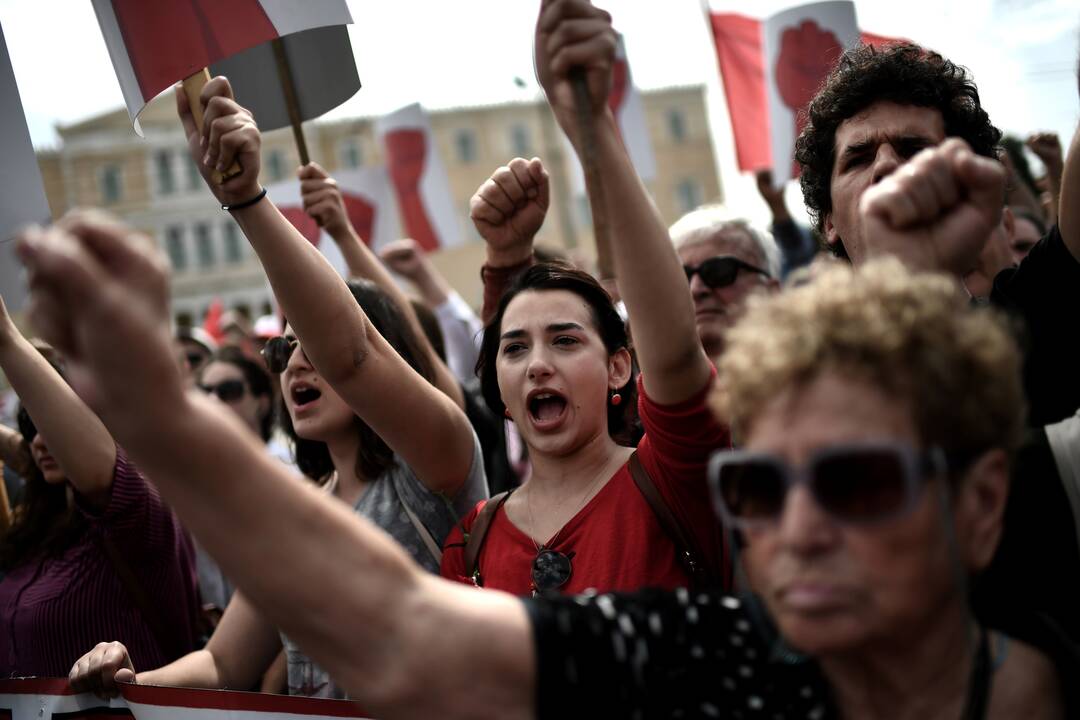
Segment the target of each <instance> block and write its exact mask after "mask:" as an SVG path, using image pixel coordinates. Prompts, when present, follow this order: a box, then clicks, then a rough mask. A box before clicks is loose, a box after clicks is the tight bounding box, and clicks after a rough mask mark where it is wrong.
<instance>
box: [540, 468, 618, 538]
mask: <svg viewBox="0 0 1080 720" xmlns="http://www.w3.org/2000/svg"><path fill="white" fill-rule="evenodd" d="M603 479H604V474H603V473H601V474H600V475H598V476H597V477H596V479H595V480H593V481H592V482H591V483H590V484H589V487H587V488H585V494H584V495H582V496H581V499H580V500H578V504H577V508H576V509H575V510H574V512H573V514H572V515H571V516H570V517H568V518H567V519H566V522H564V523H563V524H562V525H561V526H560V527H559V529H558V530H556V531H555V534H554V535H553V536H552V538H551V540H550V541H548V542H544V543H538V542H536V538H534V537H533V536H532V535H529V539H530V540H532V543H533V545H535V546H536V552H537V554H540V553H542V552H543V551H544V550H545V549H546V548H548V547H551V546H554V545H555V543H556V542H557V541H558V539H559V535H560V534H561V533H562V531H563V528H565V527H566V526H567V524H568V523H569V522H570V521H571V520H573V519H574V517H575V516H576V515H577V514H578V513H579V512H581V509H582V508H583V507H585V501H586V499H587V498H588V497H589V494H590V493H592V491H593V489H595V488H596V486H597V485H599V484H600V481H601V480H603ZM525 505H526V507H527V508H528V510H529V524H530V525H531V526H532V529H533V531H534V532H535V530H536V517H535V516H534V515H533V507H532V493H531V492H530V493H529V494H528V495H526V496H525ZM562 506H563V503H559V504H558V505H556V506H555V509H556V510H561V509H562Z"/></svg>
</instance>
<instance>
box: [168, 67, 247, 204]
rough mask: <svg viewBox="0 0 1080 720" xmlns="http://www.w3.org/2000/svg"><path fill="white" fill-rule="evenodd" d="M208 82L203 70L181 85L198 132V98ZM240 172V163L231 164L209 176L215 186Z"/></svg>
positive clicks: (200, 121) (200, 114) (200, 122)
mask: <svg viewBox="0 0 1080 720" xmlns="http://www.w3.org/2000/svg"><path fill="white" fill-rule="evenodd" d="M208 82H210V71H209V70H208V69H206V68H203V69H202V70H200V71H199V72H197V73H195V74H194V75H189V76H188V77H186V78H184V83H183V85H184V93H186V94H187V99H188V104H189V105H190V106H191V116H192V117H193V118H195V127H197V128H198V129H199V132H202V128H203V109H202V100H201V97H200V96H201V95H202V89H203V88H204V87H205V86H206V83H208ZM241 172H243V169H242V168H241V167H240V163H238V162H233V164H232V165H231V166H229V168H228V169H226V170H225V172H224V173H222V172H219V171H217V170H214V171H213V174H212V175H211V180H213V181H214V183H215V184H216V185H221V184H222V183H224V182H225V181H226V180H228V179H229V178H231V177H235V176H237V175H239V174H240V173H241Z"/></svg>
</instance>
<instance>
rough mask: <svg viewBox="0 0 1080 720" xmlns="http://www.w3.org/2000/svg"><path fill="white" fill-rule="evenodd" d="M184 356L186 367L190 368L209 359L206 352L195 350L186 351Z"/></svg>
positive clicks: (197, 366) (195, 367) (196, 367)
mask: <svg viewBox="0 0 1080 720" xmlns="http://www.w3.org/2000/svg"><path fill="white" fill-rule="evenodd" d="M185 357H186V358H187V363H188V367H190V368H192V369H198V368H199V367H200V366H201V365H202V364H203V363H205V362H206V361H207V360H209V359H210V356H209V355H208V354H204V353H197V352H193V353H187V355H186V356H185Z"/></svg>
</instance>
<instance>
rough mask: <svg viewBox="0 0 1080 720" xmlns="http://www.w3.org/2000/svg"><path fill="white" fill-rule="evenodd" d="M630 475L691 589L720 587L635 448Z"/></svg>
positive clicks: (631, 456)
mask: <svg viewBox="0 0 1080 720" xmlns="http://www.w3.org/2000/svg"><path fill="white" fill-rule="evenodd" d="M630 475H631V476H633V478H634V484H635V485H637V487H638V490H640V491H641V494H642V495H643V496H644V497H645V502H647V503H648V504H649V507H651V508H652V511H653V514H654V515H655V516H656V520H657V522H659V523H660V528H661V529H662V530H663V531H664V534H665V535H667V536H668V538H669V539H670V540H671V542H673V543H674V544H675V552H676V554H677V556H678V559H679V564H680V565H682V566H683V569H684V570H685V571H686V574H687V576H688V577H689V578H690V585H691V587H693V588H694V589H705V588H717V587H721V582H720V579H719V578H716V577H713V573H711V572H710V571H709V568H708V566H707V565H706V564H705V563H703V562H702V561H701V555H700V553H698V552H697V551H696V550H695V545H694V542H693V540H692V539H691V537H690V536H689V534H687V532H686V531H685V530H684V529H683V526H682V525H681V524H679V521H678V520H676V519H675V515H674V514H672V512H671V508H669V507H668V504H667V503H666V502H664V497H663V496H662V495H661V494H660V491H659V490H657V489H656V484H655V483H653V481H652V478H651V477H649V473H648V471H647V470H646V469H645V466H644V465H642V464H641V459H640V458H638V454H637V450H635V451H634V452H633V453H632V454H631V455H630Z"/></svg>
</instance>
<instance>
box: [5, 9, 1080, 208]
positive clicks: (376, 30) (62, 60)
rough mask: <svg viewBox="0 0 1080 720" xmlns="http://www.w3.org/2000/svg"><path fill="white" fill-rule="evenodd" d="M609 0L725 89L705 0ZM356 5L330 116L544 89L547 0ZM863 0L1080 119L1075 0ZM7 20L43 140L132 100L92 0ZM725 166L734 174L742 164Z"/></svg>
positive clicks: (1011, 117) (1022, 119) (987, 80)
mask: <svg viewBox="0 0 1080 720" xmlns="http://www.w3.org/2000/svg"><path fill="white" fill-rule="evenodd" d="M298 1H301V0H298ZM304 1H309V0H304ZM596 3H597V4H598V5H601V6H603V7H605V8H606V9H608V10H609V11H610V12H611V13H612V15H613V16H614V18H615V24H616V27H617V28H618V29H619V30H620V31H622V33H623V34H624V35H625V37H626V43H627V49H628V54H629V58H630V63H631V67H632V68H633V73H634V76H635V80H636V82H637V84H638V85H639V86H640V87H642V88H655V87H663V86H667V85H678V84H691V83H700V84H705V85H707V86H709V87H710V88H713V89H715V88H716V87H717V82H718V81H717V76H718V70H717V66H716V59H715V55H714V54H713V50H712V47H711V41H710V38H709V35H708V31H707V30H706V26H705V23H704V19H703V14H702V10H701V5H700V2H699V0H596ZM348 4H349V7H350V9H351V11H352V15H353V20H354V23H355V24H354V25H353V27H352V28H351V29H350V35H351V39H352V44H353V48H354V50H355V53H356V63H357V67H358V69H359V73H360V79H361V81H362V82H363V84H364V87H363V89H362V90H361V91H360V92H359V93H358V94H357V95H356V97H354V98H353V99H352V100H350V101H349V102H348V103H346V104H345V105H343V106H341V107H340V108H338V109H337V110H335V111H334V112H333V113H332V114H331V117H343V116H350V115H374V114H379V113H382V112H386V111H389V110H393V109H395V108H397V107H400V106H402V105H405V104H408V103H411V102H415V101H419V102H421V103H423V104H424V105H426V106H428V107H432V108H437V107H448V106H455V105H470V104H475V103H489V102H498V101H503V100H508V99H515V98H525V97H530V96H531V95H532V94H533V93H535V92H536V87H535V81H534V80H533V73H532V54H531V53H532V32H533V23H534V22H535V12H536V8H537V6H538V4H539V3H538V2H536V0H453V1H447V0H391V1H387V0H349V2H348ZM793 4H797V3H793V2H790V1H788V2H782V1H777V0H754V2H749V0H744V1H743V2H731V1H730V0H714V6H715V7H718V8H721V9H725V10H732V11H736V12H743V13H745V14H748V15H755V16H758V17H764V16H766V15H768V14H770V13H772V12H775V11H776V10H778V9H782V8H784V7H789V6H791V5H793ZM856 9H857V13H858V19H859V24H860V26H861V28H862V29H864V30H868V31H871V32H875V33H878V34H883V35H894V36H902V37H906V38H910V39H912V40H914V41H916V42H919V43H922V44H924V45H926V46H928V47H931V48H933V49H935V50H938V51H939V52H941V53H943V54H945V55H946V56H948V57H950V58H951V59H953V60H955V61H957V62H959V63H961V64H963V65H966V66H967V67H969V68H970V69H971V70H972V72H973V73H974V75H975V78H976V81H977V83H978V85H979V89H980V92H981V94H982V98H983V104H984V106H985V107H986V108H987V110H988V111H989V113H990V116H991V118H992V119H993V121H994V122H995V124H997V125H998V126H999V127H1002V128H1004V129H1006V130H1011V131H1014V132H1019V133H1027V132H1030V131H1032V130H1036V129H1050V130H1055V131H1057V132H1058V133H1059V134H1061V135H1062V138H1063V140H1064V139H1065V138H1066V137H1067V136H1068V135H1070V134H1071V132H1072V129H1073V128H1074V127H1075V124H1076V121H1077V116H1078V103H1077V90H1076V75H1075V68H1076V60H1077V42H1078V38H1080V6H1078V4H1077V3H1076V1H1075V0H904V1H903V2H885V1H883V0H857V2H856ZM0 23H2V25H3V28H4V33H5V35H6V38H7V43H8V48H9V51H10V53H11V60H12V65H13V67H14V70H15V76H16V79H17V81H18V84H19V89H20V93H21V95H22V101H23V106H24V108H25V111H26V114H27V119H28V123H29V126H30V132H31V136H32V137H33V140H34V144H35V146H37V147H48V146H51V145H54V144H55V143H56V142H57V140H56V133H55V130H54V127H55V125H56V124H58V123H59V124H67V123H71V122H74V121H77V120H81V119H83V118H85V117H88V116H91V115H94V114H97V113H100V112H103V111H106V110H110V109H114V108H117V107H122V106H123V98H122V96H121V94H120V88H119V85H118V84H117V81H116V76H115V74H114V72H113V70H112V65H111V63H110V61H109V56H108V53H107V51H106V49H105V44H104V41H103V40H102V38H101V33H100V31H99V30H98V25H97V20H96V18H95V16H94V12H93V9H92V7H91V4H90V2H89V0H0ZM515 76H521V77H524V78H526V79H527V80H528V81H529V87H528V88H526V89H524V90H523V89H520V88H518V87H516V86H515V84H514V77H515ZM710 109H712V110H713V111H714V112H713V115H714V117H713V118H712V126H713V132H714V137H715V138H716V144H717V149H718V152H719V154H720V155H721V163H720V164H721V168H722V169H723V168H724V167H725V166H726V165H729V164H730V162H731V157H730V156H731V145H730V137H729V136H730V125H728V124H727V119H726V118H724V117H720V116H719V115H720V112H719V110H720V106H719V105H718V104H717V102H716V101H715V100H714V101H713V102H711V103H710ZM722 174H725V175H728V178H727V179H728V180H730V174H728V173H722ZM728 187H729V190H730V189H732V187H733V186H732V185H731V184H729V185H728ZM745 187H749V186H748V185H744V189H745Z"/></svg>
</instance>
